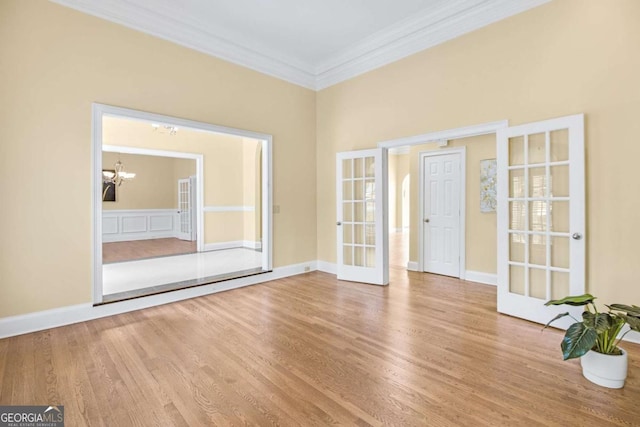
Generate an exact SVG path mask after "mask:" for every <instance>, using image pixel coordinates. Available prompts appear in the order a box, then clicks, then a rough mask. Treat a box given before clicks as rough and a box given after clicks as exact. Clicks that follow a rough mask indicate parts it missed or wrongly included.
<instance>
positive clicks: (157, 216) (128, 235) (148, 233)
mask: <svg viewBox="0 0 640 427" xmlns="http://www.w3.org/2000/svg"><path fill="white" fill-rule="evenodd" d="M131 219H135V220H141V222H142V225H143V227H142V228H141V229H139V230H138V229H134V230H132V229H130V228H129V229H128V228H127V220H131ZM167 220H168V222H167ZM158 221H161V224H160V226H158V225H157V224H156V226H155V227H154V222H158ZM102 226H103V229H102V243H109V242H129V241H133V240H150V239H164V238H171V237H174V238H177V237H178V234H179V230H178V226H179V222H178V213H177V211H176V209H117V210H116V209H114V210H104V209H103V210H102Z"/></svg>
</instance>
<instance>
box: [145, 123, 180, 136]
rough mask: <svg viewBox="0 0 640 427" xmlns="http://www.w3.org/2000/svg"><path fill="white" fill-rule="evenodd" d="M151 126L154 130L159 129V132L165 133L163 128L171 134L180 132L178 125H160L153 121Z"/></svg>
mask: <svg viewBox="0 0 640 427" xmlns="http://www.w3.org/2000/svg"><path fill="white" fill-rule="evenodd" d="M151 127H152V128H153V130H154V131H158V133H165V132H163V129H164V130H166V131H168V132H169V135H175V134H176V133H178V130H179V129H178V127H177V126H171V125H160V124H158V123H152V124H151Z"/></svg>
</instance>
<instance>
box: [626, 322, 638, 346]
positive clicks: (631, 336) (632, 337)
mask: <svg viewBox="0 0 640 427" xmlns="http://www.w3.org/2000/svg"><path fill="white" fill-rule="evenodd" d="M628 330H629V326H628V325H626V326H625V327H624V328H623V329H622V333H623V334H624V333H625V332H626V331H628ZM622 341H627V342H632V343H634V344H640V332H636V331H631V332H629V333H628V334H626V335H625V337H624V338H623V339H622Z"/></svg>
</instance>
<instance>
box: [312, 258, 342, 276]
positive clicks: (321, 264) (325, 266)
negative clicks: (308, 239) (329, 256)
mask: <svg viewBox="0 0 640 427" xmlns="http://www.w3.org/2000/svg"><path fill="white" fill-rule="evenodd" d="M317 265H318V268H317V270H318V271H322V272H324V273H329V274H338V265H337V264H335V263H333V262H327V261H318V263H317Z"/></svg>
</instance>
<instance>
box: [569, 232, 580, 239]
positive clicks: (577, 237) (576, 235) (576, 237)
mask: <svg viewBox="0 0 640 427" xmlns="http://www.w3.org/2000/svg"><path fill="white" fill-rule="evenodd" d="M571 237H573V240H580V239H582V234H580V233H573V234H572V235H571Z"/></svg>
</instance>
